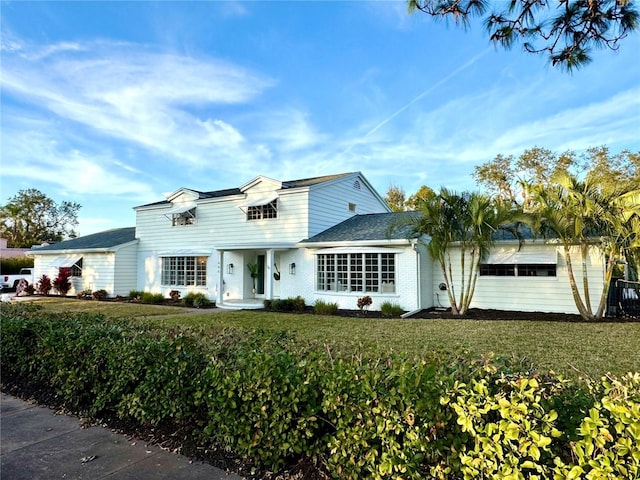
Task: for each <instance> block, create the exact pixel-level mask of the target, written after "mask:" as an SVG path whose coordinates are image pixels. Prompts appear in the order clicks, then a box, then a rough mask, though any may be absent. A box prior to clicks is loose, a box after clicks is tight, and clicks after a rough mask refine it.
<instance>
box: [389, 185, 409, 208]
mask: <svg viewBox="0 0 640 480" xmlns="http://www.w3.org/2000/svg"><path fill="white" fill-rule="evenodd" d="M384 200H385V202H387V205H389V208H391V210H393V211H394V212H404V211H405V193H404V190H403V189H402V188H401V187H399V186H398V185H389V188H388V189H387V194H386V195H385V196H384Z"/></svg>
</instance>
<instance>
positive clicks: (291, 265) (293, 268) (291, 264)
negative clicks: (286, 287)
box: [289, 263, 296, 275]
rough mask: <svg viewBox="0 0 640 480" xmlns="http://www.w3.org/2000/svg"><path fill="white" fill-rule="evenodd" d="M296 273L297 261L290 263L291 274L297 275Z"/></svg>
mask: <svg viewBox="0 0 640 480" xmlns="http://www.w3.org/2000/svg"><path fill="white" fill-rule="evenodd" d="M295 274H296V264H295V263H290V264H289V275H295Z"/></svg>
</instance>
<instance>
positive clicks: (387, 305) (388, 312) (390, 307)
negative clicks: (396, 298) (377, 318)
mask: <svg viewBox="0 0 640 480" xmlns="http://www.w3.org/2000/svg"><path fill="white" fill-rule="evenodd" d="M380 312H381V313H382V315H384V316H385V317H399V316H400V315H402V314H403V313H404V308H402V307H401V306H400V305H398V304H397V303H391V302H382V305H380Z"/></svg>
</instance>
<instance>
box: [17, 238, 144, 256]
mask: <svg viewBox="0 0 640 480" xmlns="http://www.w3.org/2000/svg"><path fill="white" fill-rule="evenodd" d="M137 243H138V239H136V240H132V241H130V242H127V243H121V244H120V245H114V246H113V247H96V248H64V249H59V250H44V251H42V250H39V249H35V250H29V251H28V252H25V255H26V256H27V257H33V256H35V255H61V254H63V255H78V254H82V253H116V252H117V251H118V250H120V249H122V248H125V247H128V246H131V245H135V244H137Z"/></svg>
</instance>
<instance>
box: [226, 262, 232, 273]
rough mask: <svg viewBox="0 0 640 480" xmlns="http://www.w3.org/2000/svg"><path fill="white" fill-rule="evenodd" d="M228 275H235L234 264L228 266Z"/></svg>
mask: <svg viewBox="0 0 640 480" xmlns="http://www.w3.org/2000/svg"><path fill="white" fill-rule="evenodd" d="M227 273H228V274H229V275H233V263H229V264H228V265H227Z"/></svg>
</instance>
